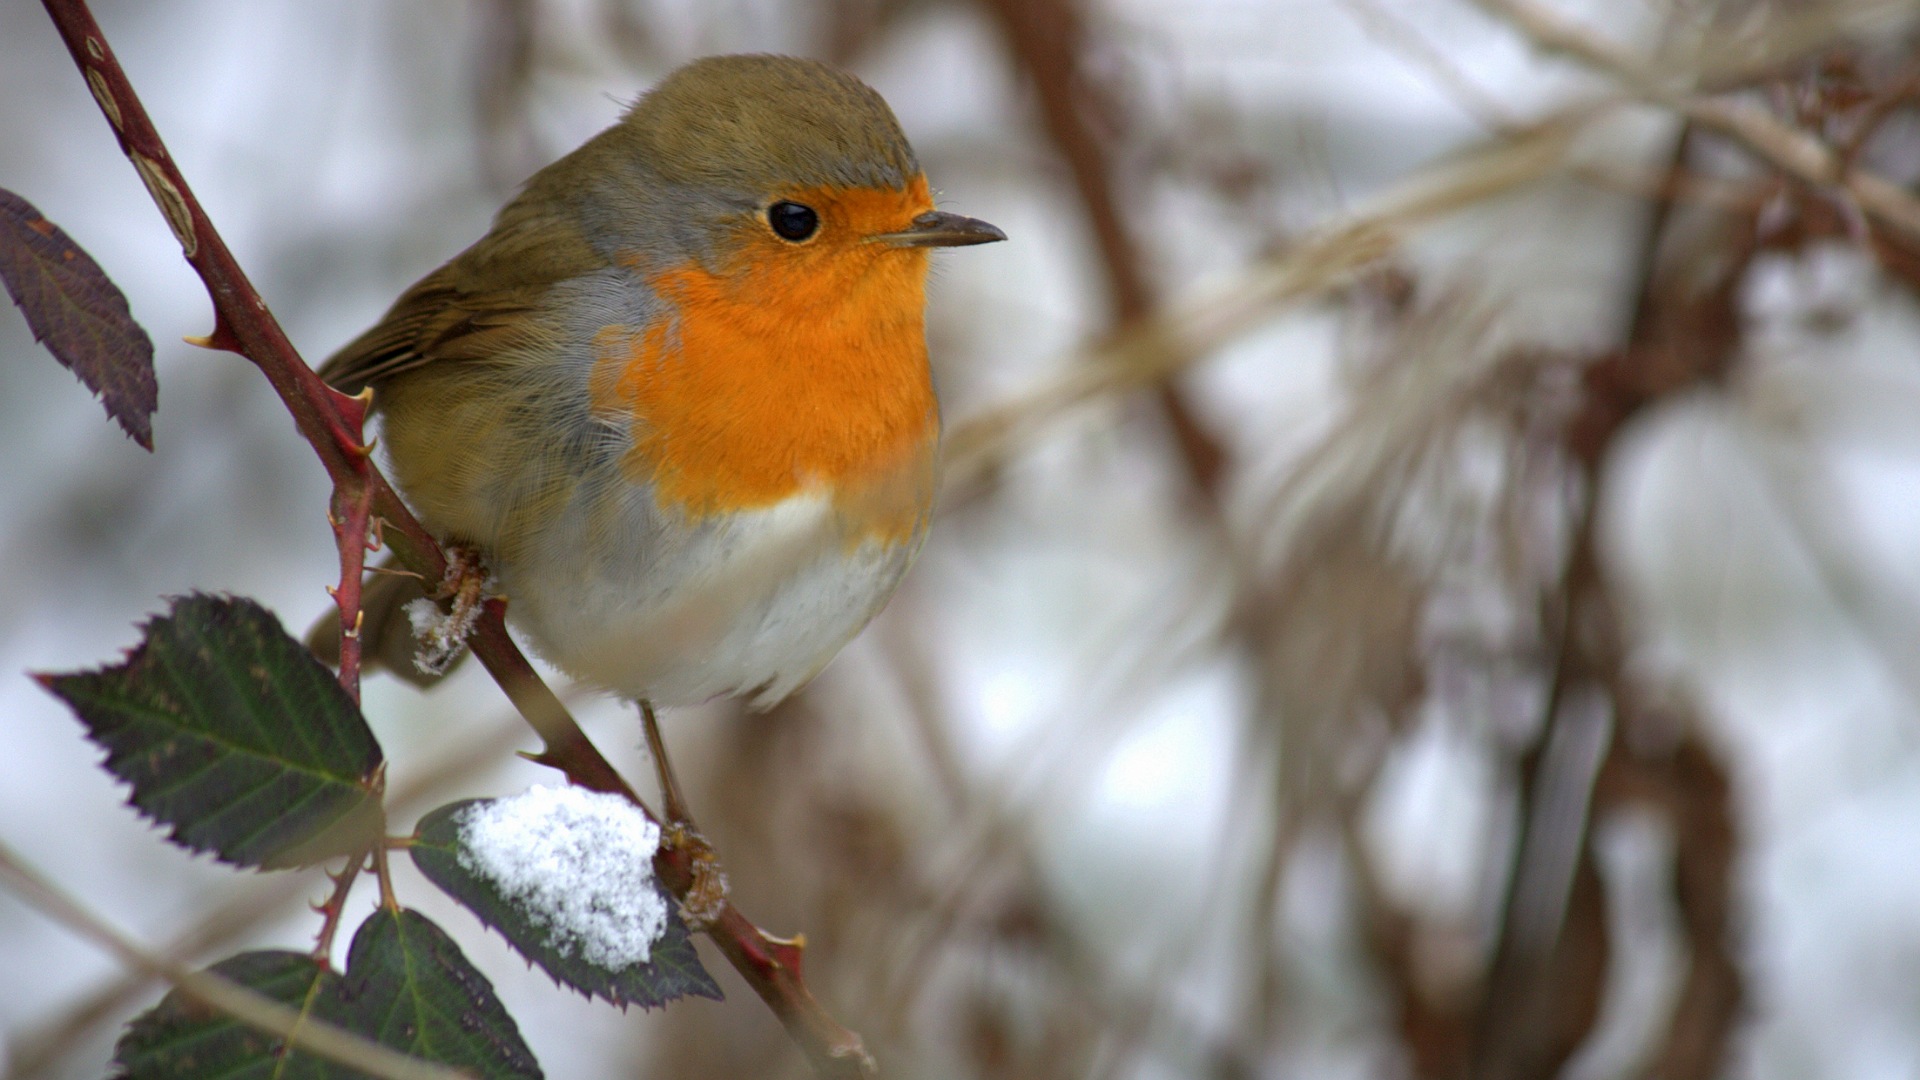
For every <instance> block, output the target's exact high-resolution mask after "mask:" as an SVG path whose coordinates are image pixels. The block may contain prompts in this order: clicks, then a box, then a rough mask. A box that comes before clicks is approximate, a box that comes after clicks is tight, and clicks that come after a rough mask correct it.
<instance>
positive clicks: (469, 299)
mask: <svg viewBox="0 0 1920 1080" xmlns="http://www.w3.org/2000/svg"><path fill="white" fill-rule="evenodd" d="M603 265H605V263H604V261H603V260H602V259H601V258H600V257H599V255H598V254H597V253H596V252H595V251H594V250H593V248H592V246H591V245H589V244H588V243H587V242H586V239H585V238H584V237H583V236H582V235H581V233H580V229H579V226H578V224H576V223H575V222H574V221H572V220H571V219H568V218H562V217H560V216H558V215H553V214H543V213H539V212H537V211H534V210H532V209H531V208H530V207H529V206H527V205H526V202H525V199H524V197H523V198H522V199H519V200H515V201H514V202H512V203H509V204H508V205H507V208H506V209H504V210H502V211H501V212H500V217H499V218H498V219H497V220H496V221H495V223H494V226H493V231H491V232H489V233H488V234H487V235H486V236H484V237H482V238H481V239H480V241H479V242H478V243H476V244H474V245H473V246H472V247H470V248H468V249H467V250H465V251H463V252H461V253H460V254H459V255H457V256H455V257H454V258H453V259H452V261H450V262H448V263H447V264H446V265H445V266H442V267H441V268H440V269H438V270H435V271H434V272H433V273H431V274H428V275H427V276H426V277H424V278H421V279H420V280H419V281H418V282H417V283H415V284H414V286H413V287H412V288H410V289H408V290H407V291H406V292H404V293H401V294H400V299H399V300H397V301H395V302H394V305H393V307H392V309H390V310H389V311H388V312H387V314H386V316H385V317H384V318H382V319H381V320H380V321H379V322H378V323H377V324H375V325H374V327H373V328H372V329H371V330H368V331H367V332H366V333H364V334H361V335H360V336H359V337H357V338H355V339H353V340H352V341H350V342H348V343H347V344H346V346H344V347H343V348H341V350H340V351H339V352H337V353H334V354H333V356H331V357H329V358H328V359H327V362H326V363H324V364H322V365H320V377H321V378H323V379H325V380H326V381H327V382H328V383H330V384H332V386H333V387H334V388H335V389H337V390H340V391H343V392H345V393H349V394H357V393H359V392H360V390H361V389H362V388H364V387H367V386H371V385H377V384H378V383H380V382H381V381H383V380H385V379H388V378H391V377H392V376H394V375H397V374H399V373H400V372H403V371H409V370H412V369H413V368H417V367H420V366H421V365H423V364H430V363H437V362H439V361H442V360H474V359H485V358H486V357H488V356H491V355H497V354H498V353H499V352H500V351H501V350H502V349H504V348H506V347H508V346H509V345H510V344H511V343H512V340H513V338H514V337H515V335H516V332H517V328H518V327H519V326H521V324H522V323H523V321H524V320H526V319H528V318H533V317H537V316H538V315H539V313H540V311H541V309H542V306H543V304H544V302H545V299H546V297H547V294H548V292H549V290H550V289H551V288H552V287H553V285H555V284H556V283H558V282H561V281H566V280H568V279H569V278H573V277H578V276H580V275H581V274H585V273H590V272H592V271H593V270H595V269H598V268H600V267H601V266H603Z"/></svg>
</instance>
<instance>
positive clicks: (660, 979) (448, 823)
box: [408, 799, 722, 1008]
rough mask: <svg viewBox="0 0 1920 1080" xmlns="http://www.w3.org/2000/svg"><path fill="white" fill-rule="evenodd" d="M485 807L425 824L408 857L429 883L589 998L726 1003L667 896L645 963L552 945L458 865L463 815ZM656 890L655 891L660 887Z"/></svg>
mask: <svg viewBox="0 0 1920 1080" xmlns="http://www.w3.org/2000/svg"><path fill="white" fill-rule="evenodd" d="M488 801H491V800H485V799H470V800H467V801H465V802H458V803H453V804H451V805H448V806H443V807H441V808H439V809H438V810H435V811H433V812H432V813H430V814H428V815H427V816H426V817H424V818H422V819H421V821H420V826H419V828H418V829H417V830H416V832H415V836H414V841H413V845H412V846H411V847H410V848H409V849H408V851H409V853H410V854H411V855H412V856H413V862H414V865H415V866H417V867H419V868H420V872H421V873H422V874H425V875H426V877H427V879H428V880H429V881H432V882H433V883H434V884H435V885H438V886H440V888H441V889H443V890H445V891H446V893H447V894H448V895H449V896H452V897H453V898H454V899H455V900H458V901H459V902H460V903H461V904H462V905H464V906H465V907H466V908H467V909H468V910H469V911H471V912H473V913H474V914H475V915H476V916H478V917H479V919H480V921H481V922H483V923H485V924H486V925H488V926H489V927H492V928H493V929H495V930H498V931H499V932H500V934H501V936H503V937H505V938H506V939H507V941H508V943H509V944H511V945H512V946H513V947H514V948H515V949H516V950H518V951H519V953H520V954H521V955H522V956H525V957H526V958H527V959H529V960H531V961H533V962H534V963H536V964H539V965H540V967H541V969H542V970H544V971H545V972H546V973H547V974H548V975H551V976H552V977H553V978H554V980H555V981H557V982H559V983H560V984H562V985H564V986H570V987H572V988H573V989H575V990H578V991H579V992H580V993H582V994H586V995H587V996H589V997H598V998H600V999H602V1000H604V1001H608V1002H611V1003H612V1004H615V1005H619V1006H622V1007H625V1006H627V1005H639V1006H642V1007H645V1008H654V1007H657V1006H662V1005H665V1004H666V1003H667V1002H669V1001H672V1000H674V999H675V998H681V997H687V996H689V995H695V996H699V997H706V998H712V999H714V1000H716V1001H718V1000H720V999H721V996H722V995H721V993H720V986H719V984H718V983H716V982H714V981H713V976H711V975H709V974H707V970H706V968H705V967H702V966H701V964H700V957H699V955H698V953H697V952H696V951H695V950H694V947H693V935H692V934H690V933H689V932H688V930H687V926H686V924H685V923H684V922H682V921H681V920H680V917H679V916H678V915H677V914H674V913H673V912H674V908H675V904H674V902H673V899H672V898H671V897H668V896H666V895H665V894H664V892H663V893H662V894H661V895H662V898H663V899H664V901H665V902H666V904H667V911H668V913H669V914H668V915H667V924H666V929H665V931H664V932H663V933H662V934H661V936H660V938H659V939H658V940H656V941H655V942H654V943H653V948H652V951H651V955H650V956H649V958H648V960H647V961H646V962H645V963H636V964H629V965H627V966H625V967H621V968H617V969H615V968H608V967H605V966H602V965H599V964H595V963H592V962H590V961H588V960H587V959H586V958H585V957H584V956H583V955H582V954H581V952H580V951H579V950H577V949H573V948H570V947H569V946H568V945H567V944H565V943H557V942H555V941H554V939H553V938H552V936H551V934H550V933H549V931H548V929H547V927H545V926H544V925H542V924H541V923H540V922H539V921H537V920H536V919H535V918H533V917H531V916H530V914H529V913H528V912H527V911H526V910H524V909H523V908H522V907H521V906H520V905H517V904H515V903H514V902H513V901H511V900H509V899H508V898H507V897H505V896H504V895H502V893H501V891H500V888H499V886H498V885H496V884H495V883H494V882H493V881H492V880H490V879H489V878H487V877H485V876H483V875H481V874H479V873H476V872H475V871H474V870H473V869H471V868H470V867H469V866H468V865H467V864H466V863H465V862H463V860H462V859H461V838H460V823H459V817H460V814H461V812H462V811H464V810H466V809H468V808H469V807H472V806H475V805H478V804H480V803H484V802H488ZM469 861H470V860H469ZM654 888H656V889H658V888H659V886H658V884H655V885H654Z"/></svg>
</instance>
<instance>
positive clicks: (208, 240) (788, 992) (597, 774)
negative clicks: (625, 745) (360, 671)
mask: <svg viewBox="0 0 1920 1080" xmlns="http://www.w3.org/2000/svg"><path fill="white" fill-rule="evenodd" d="M44 3H45V7H46V9H47V13H48V14H49V15H50V16H52V18H53V22H54V25H55V26H56V27H57V28H58V29H59V32H60V36H61V39H62V40H63V41H65V43H66V45H67V51H68V52H69V53H70V54H71V55H72V57H73V61H74V63H75V65H77V66H78V67H79V69H80V71H81V74H82V75H84V76H85V78H86V80H87V85H88V87H89V88H90V89H91V90H92V91H93V96H94V100H95V101H96V102H97V103H98V104H99V106H100V110H101V112H102V113H104V114H105V115H106V118H107V121H108V123H110V124H111V125H112V126H113V130H114V134H115V136H116V137H117V138H118V139H119V142H120V148H121V150H122V151H123V152H124V153H125V154H126V155H127V157H128V159H129V160H131V161H132V162H133V164H134V167H135V169H137V170H138V171H139V174H140V178H141V179H142V180H143V181H144V182H145V183H146V185H147V190H148V191H149V192H150V193H151V194H152V196H153V198H154V201H155V202H156V203H157V204H158V205H159V207H160V210H161V212H162V214H163V215H165V217H166V219H167V223H168V224H169V225H170V226H171V227H172V228H173V232H174V236H175V238H176V239H178V240H179V242H180V247H181V250H182V252H183V253H184V254H185V256H186V258H187V262H188V263H189V264H190V265H192V267H193V268H194V270H195V271H196V272H198V273H199V275H200V278H201V280H202V281H203V282H205V283H206V287H207V292H208V295H209V296H210V297H211V299H212V300H213V306H214V315H215V321H214V330H213V333H211V334H209V335H207V336H206V337H205V338H202V339H199V340H197V341H196V344H200V345H202V346H205V347H208V348H216V349H222V350H227V351H231V352H237V353H239V354H240V355H242V356H244V357H246V358H247V359H248V360H250V361H252V362H253V363H254V365H255V366H256V367H258V368H259V369H260V371H261V373H262V374H264V375H265V376H266V377H267V381H268V382H269V383H271V384H272V385H273V388H274V390H275V392H276V393H278V394H279V395H280V399H281V401H282V402H283V403H284V404H285V405H286V407H287V410H288V411H289V412H290V413H291V414H292V415H293V418H294V423H295V426H296V427H298V429H299V431H300V434H301V435H302V436H303V437H304V438H305V439H306V440H307V442H308V444H309V445H311V446H312V447H313V449H314V452H315V453H316V454H318V455H319V457H320V461H321V464H322V465H324V466H325V467H326V470H327V475H328V476H329V477H330V478H332V480H333V482H334V489H335V503H334V505H335V507H336V517H337V518H338V519H340V520H341V521H342V522H343V526H342V528H343V533H344V531H345V529H346V527H347V526H346V525H345V523H346V522H348V521H349V520H350V515H351V514H353V513H355V512H356V511H355V509H354V508H355V507H359V506H361V505H362V504H363V503H364V505H365V506H366V507H367V508H368V509H369V512H370V515H371V517H374V518H378V519H379V520H380V523H381V535H382V537H383V538H384V539H385V540H386V541H387V543H388V544H389V545H390V546H391V547H392V548H393V550H394V553H395V555H396V556H398V558H399V560H400V562H401V564H402V565H404V566H405V567H406V568H407V569H409V570H411V571H413V572H414V573H416V574H419V575H420V576H421V577H422V578H423V579H425V580H427V581H438V580H441V579H442V578H443V577H444V576H445V574H446V556H445V554H444V552H442V551H441V549H440V546H439V544H438V543H437V542H436V540H435V539H434V537H433V536H432V534H430V533H428V532H427V530H426V529H425V527H423V526H422V525H421V524H420V522H419V521H418V520H417V519H416V518H415V517H414V516H413V513H412V512H411V511H410V510H408V509H407V507H406V504H405V503H404V502H402V501H401V499H400V497H399V495H398V494H396V493H395V492H394V490H393V488H392V487H391V486H390V485H389V484H388V483H387V481H386V478H385V477H383V476H382V475H381V474H380V472H379V470H378V469H376V468H375V467H374V465H373V462H372V460H371V457H370V453H371V450H370V448H369V447H368V446H367V445H366V444H365V442H364V439H363V437H362V434H361V432H362V427H363V424H364V421H365V418H366V401H365V400H363V399H359V398H350V397H347V396H345V395H343V394H340V393H338V392H337V391H335V390H334V389H333V388H331V387H329V386H327V385H326V383H324V382H323V381H321V379H320V377H319V376H318V375H315V374H314V372H313V369H311V368H309V367H308V366H307V364H306V362H305V361H304V360H302V359H301V357H300V355H299V353H298V352H297V351H296V350H295V349H294V347H293V344H292V342H290V341H289V340H288V339H287V336H286V334H285V332H284V331H283V330H282V329H281V327H280V324H279V322H278V321H277V320H275V319H274V317H273V315H272V314H271V313H270V312H269V311H268V310H267V305H266V302H265V301H264V300H263V299H262V298H261V297H260V295H259V293H258V291H257V290H255V289H254V287H253V285H252V283H251V282H249V281H248V280H247V277H246V274H245V273H244V272H243V271H242V270H241V269H240V265H239V263H238V262H237V261H236V260H235V259H234V257H233V254H232V252H230V251H229V250H228V249H227V246H226V244H225V243H224V242H223V241H222V240H221V238H220V236H219V234H218V233H217V232H216V231H215V230H214V228H213V224H212V222H211V221H209V220H208V218H207V215H206V212H205V210H204V209H202V207H201V206H200V203H199V201H198V200H196V199H195V198H194V196H193V193H192V190H191V189H190V188H189V187H188V186H187V182H186V178H185V177H184V176H182V175H181V173H180V170H179V169H178V167H177V166H175V164H174V162H173V159H172V157H171V156H170V155H169V154H168V153H167V149H166V146H165V144H164V143H162V141H161V139H160V135H159V132H158V131H157V130H156V129H155V128H154V126H153V122H152V120H151V119H150V118H149V117H148V116H147V113H146V109H145V108H144V107H143V106H142V105H141V103H140V100H139V97H138V96H137V95H136V94H135V93H134V91H133V87H132V84H131V83H130V82H129V81H128V79H127V76H126V73H125V71H124V70H122V69H121V67H120V64H119V61H118V60H117V59H116V58H115V57H114V55H113V53H112V51H111V50H110V49H109V48H108V47H107V43H106V37H105V35H104V34H102V33H101V31H100V27H99V25H98V24H97V23H96V22H95V21H94V18H93V14H92V12H91V11H89V10H88V8H87V4H86V2H85V0H44ZM359 536H360V540H359V541H358V542H361V543H364V536H365V534H364V532H362V533H361V534H359ZM343 542H344V541H343ZM348 561H349V557H348V556H347V555H345V554H343V556H342V565H343V567H345V566H346V565H347V564H348ZM343 584H344V583H343ZM354 592H357V590H349V589H347V588H344V587H343V588H341V589H339V590H337V593H336V595H337V597H338V598H340V599H342V600H343V601H344V600H353V601H354V603H355V604H356V607H355V609H354V610H351V611H349V610H347V609H346V608H345V607H342V609H341V627H342V631H343V641H342V653H343V655H344V654H345V653H346V652H347V649H348V647H349V645H350V644H351V645H352V647H354V648H357V642H352V641H351V639H347V638H345V637H344V635H345V634H348V633H350V632H351V631H352V630H353V628H354V627H356V626H357V625H358V623H359V618H358V616H359V612H358V609H357V598H356V597H354V595H353V593H354ZM505 610H506V605H505V604H504V603H503V602H502V601H500V600H498V599H495V600H490V601H489V602H488V603H487V604H486V606H485V609H484V612H483V613H482V616H481V619H480V622H479V624H478V625H477V626H476V627H475V629H474V632H473V636H472V639H471V641H470V642H469V644H470V645H471V647H472V649H473V652H474V655H476V656H478V657H479V658H480V661H481V663H482V664H483V665H485V666H486V668H487V670H488V671H489V672H490V673H492V675H493V677H494V679H495V680H496V681H498V682H499V683H500V685H501V687H502V689H503V690H505V691H506V693H507V696H508V698H509V699H511V700H512V701H513V703H514V705H515V706H516V707H517V708H519V710H520V712H521V715H522V716H524V717H525V718H526V720H527V722H528V723H529V724H531V725H532V726H533V728H534V730H535V731H536V732H538V733H539V735H540V737H541V739H542V741H543V742H544V743H545V747H544V749H543V750H542V752H541V753H540V754H539V755H538V756H537V757H536V758H535V760H537V761H539V762H540V763H541V764H545V765H549V766H552V767H554V768H556V769H559V770H561V771H562V772H564V773H565V774H566V775H567V777H568V778H569V779H570V780H572V781H573V782H574V783H576V784H579V785H581V786H583V787H587V788H589V789H591V790H594V791H603V792H614V793H617V794H620V795H623V796H625V797H626V798H628V799H629V800H631V801H632V802H633V803H634V804H635V805H636V806H639V807H640V808H641V809H642V810H643V811H645V812H646V813H647V814H648V816H649V817H650V818H652V817H653V814H652V812H651V810H649V809H648V808H647V807H646V804H645V803H644V802H642V801H641V799H640V798H639V796H638V795H637V794H635V793H634V791H633V789H632V788H631V787H630V786H629V785H628V784H627V783H626V781H625V780H624V779H622V778H621V777H620V775H619V774H618V773H617V772H616V771H615V770H614V768H613V766H612V765H611V764H609V763H608V762H607V760H606V758H605V757H603V756H602V755H601V754H600V752H599V750H598V749H597V748H595V747H594V745H593V743H592V742H591V741H589V740H588V739H587V736H586V734H585V733H584V732H583V731H581V730H580V726H579V724H578V723H577V722H576V721H575V720H574V719H573V717H572V715H571V714H570V713H568V711H567V708H566V706H565V705H563V704H561V702H560V699H559V698H558V697H556V696H555V695H554V693H553V691H552V689H551V688H549V687H548V686H547V685H546V683H545V682H544V681H542V680H541V678H540V676H539V674H538V673H537V672H535V671H534V669H533V666H532V665H531V664H530V663H528V661H527V658H526V657H525V655H523V654H522V653H521V652H520V649H519V647H518V646H516V645H515V644H514V643H513V640H512V638H510V637H509V636H508V634H507V629H506V623H505V618H504V616H505ZM656 820H657V819H656ZM694 862H695V859H694V854H693V853H692V852H691V851H689V850H688V849H687V848H685V847H672V846H666V845H663V846H662V847H661V849H660V853H659V855H658V856H656V859H655V871H656V873H658V874H659V876H660V879H661V880H662V881H663V882H664V883H665V884H666V885H667V887H668V888H669V889H670V890H672V892H673V893H674V895H675V896H677V897H681V898H684V897H685V896H686V894H687V891H688V890H689V889H690V888H691V887H692V885H693V882H694V877H695V866H694ZM707 933H708V934H709V936H711V937H712V939H713V941H714V943H715V944H716V945H718V946H719V948H720V951H721V952H722V953H723V954H725V956H726V957H727V959H728V960H729V961H730V962H731V963H732V964H733V965H734V967H735V968H736V969H738V970H739V972H740V974H741V975H742V976H743V977H745V979H746V980H747V982H748V984H749V985H751V986H752V987H753V989H754V991H755V992H756V993H757V994H759V995H760V997H761V999H762V1000H763V1001H765V1002H766V1003H767V1005H768V1007H769V1008H771V1009H772V1010H773V1012H774V1014H775V1015H776V1016H777V1017H779V1018H780V1021H781V1023H782V1024H783V1025H784V1026H785V1027H786V1029H787V1031H788V1033H789V1034H790V1035H791V1036H792V1037H793V1039H794V1041H795V1042H796V1043H797V1044H798V1045H799V1047H800V1049H801V1051H802V1052H803V1053H804V1054H805V1055H806V1057H807V1059H808V1061H809V1062H810V1063H812V1064H813V1066H814V1068H815V1069H816V1070H817V1071H818V1072H819V1073H820V1074H821V1075H823V1076H846V1077H859V1076H867V1075H871V1074H872V1072H873V1062H872V1059H871V1058H870V1057H868V1056H867V1054H866V1051H865V1049H864V1048H863V1047H862V1045H861V1042H860V1037H859V1036H858V1035H856V1034H854V1033H853V1032H852V1031H849V1030H848V1029H847V1028H845V1027H844V1026H843V1025H841V1024H840V1023H839V1022H838V1021H836V1020H834V1019H833V1018H832V1017H831V1016H829V1015H828V1014H827V1012H826V1010H825V1009H823V1008H822V1007H821V1006H820V1004H819V1002H818V1001H816V1000H815V999H814V997H813V995H812V993H811V992H810V991H809V990H808V989H807V987H806V984H805V982H804V980H803V979H802V977H801V974H800V948H799V946H798V945H797V944H794V943H790V942H787V941H784V940H782V939H779V938H775V937H773V936H771V935H769V934H766V933H764V932H763V931H761V930H760V929H759V928H758V927H756V926H754V925H753V924H752V923H751V922H749V921H748V920H747V919H746V917H745V916H743V915H741V914H740V912H739V911H738V910H736V909H735V908H734V907H733V905H732V904H730V903H728V904H725V905H724V906H723V907H722V909H721V911H720V913H719V915H718V916H717V917H716V918H715V919H714V920H713V921H712V924H711V925H710V926H709V927H708V929H707Z"/></svg>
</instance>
